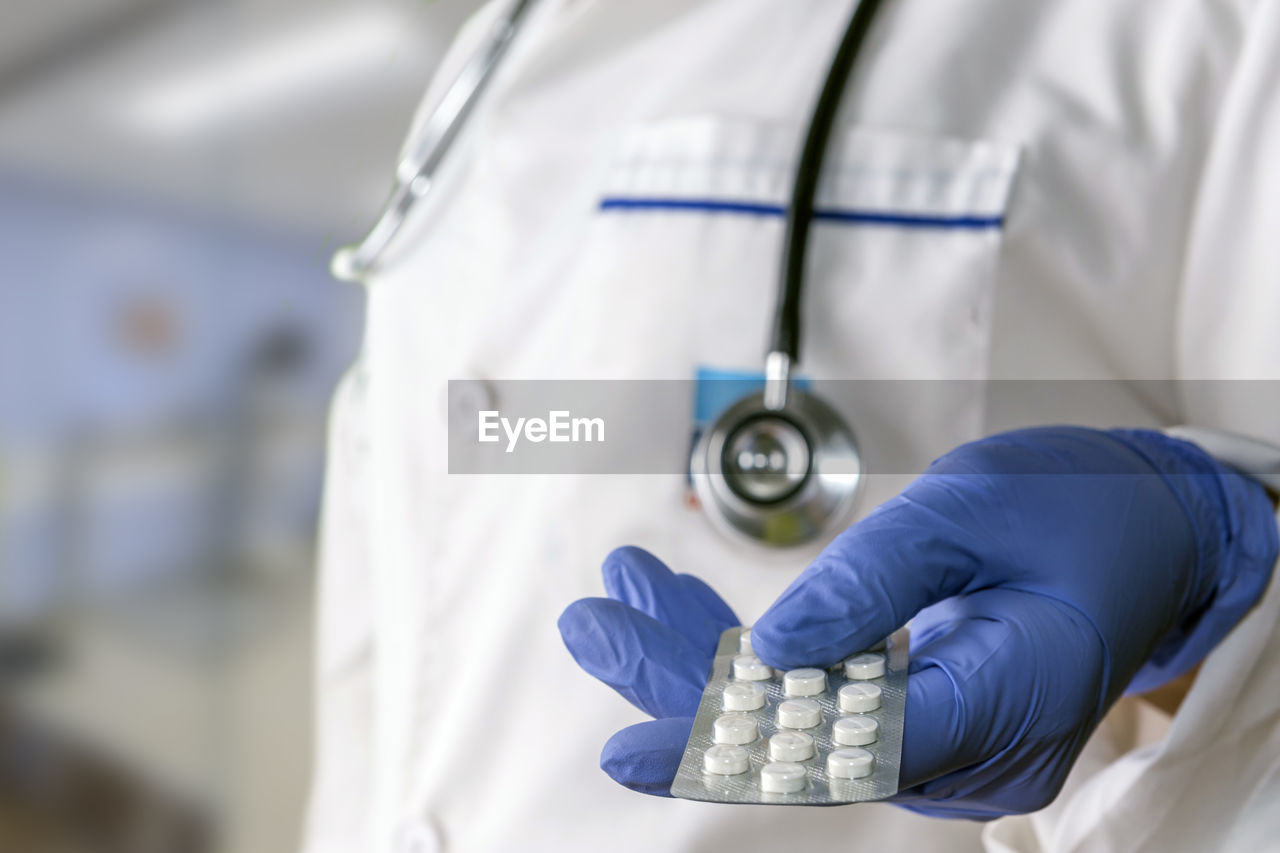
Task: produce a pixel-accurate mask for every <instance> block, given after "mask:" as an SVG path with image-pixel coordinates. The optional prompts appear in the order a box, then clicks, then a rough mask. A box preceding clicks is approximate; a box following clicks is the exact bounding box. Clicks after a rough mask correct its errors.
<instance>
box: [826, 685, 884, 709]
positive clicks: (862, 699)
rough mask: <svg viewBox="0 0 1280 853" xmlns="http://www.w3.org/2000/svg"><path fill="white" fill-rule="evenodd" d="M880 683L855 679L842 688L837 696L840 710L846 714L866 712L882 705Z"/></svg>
mask: <svg viewBox="0 0 1280 853" xmlns="http://www.w3.org/2000/svg"><path fill="white" fill-rule="evenodd" d="M880 692H881V691H880V685H878V684H867V683H866V682H863V681H855V682H854V683H852V684H846V685H845V686H844V687H841V688H840V692H839V693H838V694H836V695H837V697H838V698H839V700H840V710H841V711H844V712H845V713H846V714H865V713H866V712H867V711H874V710H875V709H877V708H879V707H880Z"/></svg>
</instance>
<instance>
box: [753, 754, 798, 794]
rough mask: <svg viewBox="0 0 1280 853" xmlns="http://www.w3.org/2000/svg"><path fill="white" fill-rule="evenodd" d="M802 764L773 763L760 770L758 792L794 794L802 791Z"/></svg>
mask: <svg viewBox="0 0 1280 853" xmlns="http://www.w3.org/2000/svg"><path fill="white" fill-rule="evenodd" d="M804 782H805V769H804V765H803V764H794V763H792V762H790V761H775V762H774V763H772V764H766V765H765V766H764V767H763V768H762V769H761V770H760V790H761V791H764V792H765V793H766V794H794V793H796V792H797V791H803V790H804Z"/></svg>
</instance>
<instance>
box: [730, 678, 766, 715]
mask: <svg viewBox="0 0 1280 853" xmlns="http://www.w3.org/2000/svg"><path fill="white" fill-rule="evenodd" d="M723 696H724V709H725V710H726V711H758V710H760V709H761V708H763V707H764V688H763V687H762V686H760V685H759V684H757V683H756V682H754V681H731V682H729V683H728V684H726V685H725V686H724V694H723Z"/></svg>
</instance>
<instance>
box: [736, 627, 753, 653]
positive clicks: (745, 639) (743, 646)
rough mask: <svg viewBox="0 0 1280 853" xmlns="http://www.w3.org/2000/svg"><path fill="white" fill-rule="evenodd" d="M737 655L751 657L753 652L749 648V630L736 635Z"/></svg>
mask: <svg viewBox="0 0 1280 853" xmlns="http://www.w3.org/2000/svg"><path fill="white" fill-rule="evenodd" d="M738 654H740V655H753V654H755V650H754V649H753V648H751V629H750V628H748V629H747V630H745V631H743V632H742V633H741V634H739V635H738Z"/></svg>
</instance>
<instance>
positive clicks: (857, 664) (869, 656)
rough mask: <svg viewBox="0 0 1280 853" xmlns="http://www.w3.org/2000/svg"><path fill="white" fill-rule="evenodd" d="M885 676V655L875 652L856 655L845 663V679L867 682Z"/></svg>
mask: <svg viewBox="0 0 1280 853" xmlns="http://www.w3.org/2000/svg"><path fill="white" fill-rule="evenodd" d="M882 675H884V655H881V654H876V653H874V652H867V653H866V654H861V655H854V656H853V657H851V658H849V659H848V660H847V661H845V662H844V677H845V678H851V679H853V680H855V681H866V680H867V679H871V678H879V677H880V676H882Z"/></svg>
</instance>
